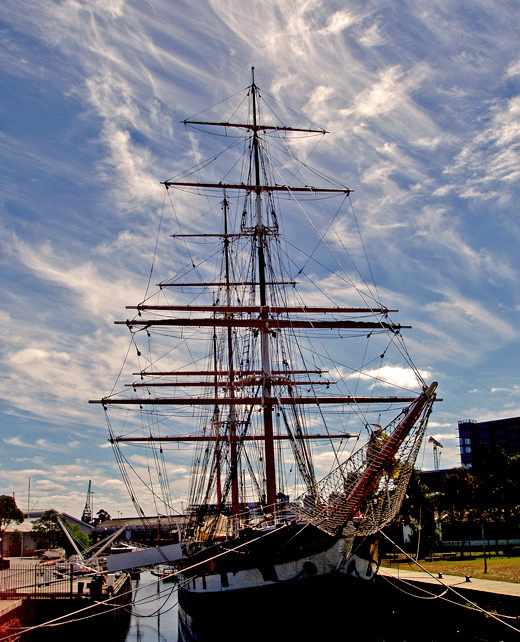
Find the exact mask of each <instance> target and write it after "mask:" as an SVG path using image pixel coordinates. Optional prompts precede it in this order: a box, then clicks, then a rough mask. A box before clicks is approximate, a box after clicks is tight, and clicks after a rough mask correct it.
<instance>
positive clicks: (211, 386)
mask: <svg viewBox="0 0 520 642" xmlns="http://www.w3.org/2000/svg"><path fill="white" fill-rule="evenodd" d="M237 96H238V97H237ZM237 96H235V99H236V108H235V106H234V107H233V109H232V110H230V111H231V113H233V116H232V117H229V118H227V117H224V118H222V117H218V116H217V117H214V118H208V119H206V120H203V119H202V118H201V117H200V116H198V117H195V118H191V119H187V120H185V121H184V124H185V126H186V128H187V129H188V130H189V132H190V134H191V133H192V132H197V133H199V132H201V131H204V132H208V133H211V134H213V137H212V141H211V145H213V144H214V142H215V141H216V142H218V143H220V142H223V143H224V145H223V147H224V152H225V153H224V152H223V153H222V154H220V153H219V152H217V151H216V150H215V149H214V148H213V147H211V148H210V149H209V150H208V156H207V157H203V155H202V148H201V147H199V144H198V143H192V149H193V154H194V156H195V161H194V162H193V163H192V166H191V168H190V169H189V170H188V171H187V172H185V173H183V174H179V175H177V176H175V177H172V178H170V179H168V180H165V181H164V182H163V185H164V187H165V189H166V201H167V202H169V203H171V206H172V218H171V221H170V225H171V226H172V227H173V228H174V229H173V230H172V229H170V230H169V233H170V234H171V238H172V243H173V244H174V246H175V249H174V251H173V254H172V255H171V258H170V261H171V264H170V265H168V266H166V268H167V270H169V273H167V275H166V278H165V279H164V280H162V281H161V282H160V283H159V284H158V288H157V290H156V291H154V292H152V291H151V290H150V291H148V292H147V293H146V295H145V297H144V298H143V300H142V301H141V302H140V303H138V304H137V305H134V306H129V309H130V310H132V311H133V314H132V316H130V317H129V318H128V319H126V320H124V321H118V322H116V323H119V324H122V325H124V326H126V327H127V328H128V330H129V332H130V336H131V341H132V345H133V346H135V353H136V355H137V361H138V363H137V365H136V369H135V371H134V375H135V377H136V378H135V379H134V380H133V381H132V382H130V383H129V384H128V385H127V386H126V389H125V391H124V392H123V391H119V392H114V393H113V394H110V395H107V396H105V397H103V398H102V399H99V400H94V401H93V403H100V404H102V406H103V407H104V409H105V412H106V414H107V417H109V420H108V422H109V434H110V440H111V443H112V445H113V447H114V452H115V454H116V459H117V461H118V462H119V463H120V466H121V470H122V474H123V479H125V481H126V482H127V484H128V488H129V492H130V495H131V497H132V499H133V501H134V502H135V503H136V508H137V511H138V514H139V515H144V514H145V511H144V510H143V508H142V506H141V501H140V499H139V495H140V492H137V491H136V487H137V486H136V484H139V486H140V488H141V490H143V492H144V486H146V487H147V488H148V490H150V491H151V492H152V494H153V497H154V502H158V501H163V502H164V508H163V511H164V512H165V513H166V514H169V513H171V512H172V499H171V494H170V493H171V491H170V490H169V487H168V484H167V477H168V467H169V465H170V463H171V462H172V461H176V462H179V461H186V460H185V452H186V449H187V448H190V449H192V451H193V454H192V456H191V461H192V469H191V474H190V481H189V488H188V499H187V506H188V508H187V515H186V520H187V523H186V525H185V527H184V529H183V532H182V559H180V560H177V562H176V563H177V564H178V565H179V567H180V576H179V599H180V611H179V619H180V624H179V627H180V628H179V631H180V636H181V639H185V640H198V639H206V638H207V637H208V636H209V637H211V633H212V630H213V631H214V630H215V629H214V627H215V626H216V622H217V621H218V622H220V623H221V624H223V623H224V622H225V621H226V620H225V617H226V616H225V614H226V613H233V616H232V617H233V622H236V621H237V617H238V614H242V615H243V617H244V618H245V620H246V622H249V623H250V624H251V623H253V622H254V618H255V616H256V615H258V614H259V613H262V612H263V609H264V608H268V611H267V612H268V613H269V619H270V620H272V621H274V620H275V618H276V617H278V616H281V615H282V614H283V613H284V612H286V611H285V609H286V605H287V603H288V600H293V599H294V598H295V597H296V596H297V598H298V600H300V601H299V602H298V604H299V607H298V608H299V609H302V608H303V610H306V609H310V608H312V604H313V603H314V602H315V601H316V598H317V594H318V593H319V594H320V595H323V594H324V592H325V591H326V590H329V588H330V587H334V591H338V590H339V591H344V590H346V589H345V586H348V591H350V593H349V594H350V595H354V594H355V592H356V591H357V590H358V589H357V588H356V586H360V585H361V584H363V583H366V582H367V581H370V580H372V579H373V578H374V576H375V574H376V573H377V569H378V564H379V559H378V541H379V538H378V533H379V531H380V529H382V528H383V527H384V526H385V525H387V524H389V523H391V522H392V520H393V519H394V518H395V516H396V515H397V514H398V512H399V510H400V507H401V503H402V500H403V497H404V495H405V492H406V488H407V485H408V482H409V479H410V476H411V474H412V471H413V467H414V462H415V459H416V457H417V453H418V451H419V448H420V446H421V442H422V439H423V436H424V434H425V430H426V426H427V422H428V418H429V416H430V413H431V411H432V408H433V404H434V402H435V400H436V388H437V384H436V382H427V381H425V380H424V378H423V375H422V374H421V372H420V371H419V370H418V369H417V368H416V367H415V366H414V365H413V363H412V362H411V360H410V358H409V355H408V352H407V349H406V347H405V344H404V339H403V334H404V330H405V329H406V328H407V327H409V326H405V325H401V324H400V323H397V322H395V321H394V320H392V318H393V315H395V314H396V313H397V310H394V309H389V308H388V307H386V306H385V305H384V304H383V303H382V302H380V300H379V297H378V295H377V289H376V288H375V286H373V285H371V284H370V283H369V282H368V281H366V280H363V279H362V276H361V271H360V270H359V269H358V267H356V266H354V267H353V269H352V270H351V271H349V270H347V268H346V267H344V265H343V263H342V258H346V260H347V261H348V262H351V261H353V259H354V258H355V256H354V255H357V256H358V257H362V256H363V250H362V246H360V245H359V244H358V245H357V247H355V248H354V250H348V249H347V248H346V247H345V244H344V242H345V240H346V238H347V237H351V236H352V235H351V228H349V227H348V225H349V224H350V223H349V222H348V216H349V208H350V209H351V208H352V203H351V193H352V189H351V188H349V187H347V186H345V185H343V184H341V183H338V182H337V181H334V180H332V179H329V178H327V177H326V176H325V175H324V172H323V171H315V172H314V173H311V168H310V166H309V164H308V161H307V160H305V162H304V163H299V162H298V161H297V160H296V157H297V152H298V151H300V152H303V153H304V155H305V156H307V155H308V152H309V151H310V149H311V147H314V145H315V143H316V142H317V141H318V140H320V139H321V138H322V137H323V136H324V135H325V134H326V133H327V132H326V131H325V130H324V129H321V128H318V127H316V126H314V125H312V124H306V123H305V124H302V123H298V124H296V125H295V126H288V125H286V124H284V123H285V119H284V116H286V115H287V113H288V110H287V108H285V106H283V105H280V104H277V105H276V107H273V106H272V105H271V103H269V104H268V103H267V102H266V101H264V100H263V95H262V92H261V91H260V89H259V87H258V86H257V85H256V83H255V77H254V70H253V71H252V82H251V84H250V85H249V86H248V87H247V89H246V90H245V92H244V93H243V95H237ZM272 101H273V102H275V101H274V99H272ZM219 105H222V103H219ZM242 108H244V114H243V115H242V114H241V113H240V110H241V109H242ZM276 109H278V110H279V111H280V112H281V115H280V116H279V115H278V112H277V111H276ZM215 134H216V135H215ZM239 152H240V153H239ZM219 163H220V170H217V165H219ZM218 171H220V173H218ZM203 172H206V175H207V176H208V178H207V180H203V179H202V178H200V176H201V175H202V174H203ZM236 172H238V173H239V175H235V176H233V175H234V174H235V173H236ZM316 181H319V186H318V185H317V184H316ZM197 199H199V200H201V201H202V209H201V208H199V206H197V205H196V200H197ZM345 206H347V209H346V211H345V209H344V208H345ZM284 209H285V210H286V212H285V214H284V213H283V212H282V211H280V210H284ZM163 225H164V222H163ZM338 230H339V232H338ZM172 231H173V233H172ZM159 245H160V242H159V241H158V242H157V246H159ZM155 261H156V262H157V264H158V265H159V264H161V263H162V261H160V260H159V259H158V258H155ZM154 270H155V268H154ZM156 343H157V344H158V346H159V347H158V349H159V351H158V352H155V351H154V347H155V344H156ZM345 346H346V347H345ZM369 355H371V356H369ZM392 373H399V374H401V375H402V374H406V375H407V376H408V375H409V377H408V378H410V377H413V380H414V383H413V384H408V383H406V384H405V385H399V384H398V383H397V382H396V380H394V379H393V378H392ZM121 410H122V411H123V412H124V421H123V422H122V423H120V424H118V423H117V419H115V413H116V412H117V411H121ZM388 415H390V418H389V419H388V420H385V419H384V417H385V416H388ZM141 427H142V431H141ZM131 444H134V445H137V446H138V447H139V448H141V449H142V448H143V447H144V446H148V447H149V448H150V452H151V455H150V458H149V461H154V462H156V463H157V464H158V475H157V477H156V478H155V479H156V481H155V483H152V482H148V481H146V482H144V481H143V479H142V478H141V479H140V481H139V480H138V479H137V480H136V481H130V472H129V467H128V466H127V465H126V464H127V462H128V461H129V459H128V454H126V453H128V450H127V448H128V446H129V445H131ZM122 446H125V453H123V451H122ZM140 452H142V450H141V451H140ZM318 471H322V472H323V473H324V474H323V475H322V477H321V478H319V476H318ZM170 474H171V473H170ZM147 475H148V472H147ZM162 492H164V496H162V495H161V493H162ZM159 497H161V500H159ZM156 512H157V509H156ZM338 582H339V584H338ZM344 582H347V584H342V583H344ZM310 596H312V598H311V597H310ZM265 605H268V607H266V606H265ZM250 632H251V631H250ZM250 632H249V634H248V635H247V636H246V638H247V639H250Z"/></svg>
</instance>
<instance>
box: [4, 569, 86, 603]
mask: <svg viewBox="0 0 520 642" xmlns="http://www.w3.org/2000/svg"><path fill="white" fill-rule="evenodd" d="M79 584H82V582H81V578H78V577H77V576H75V575H74V568H73V565H72V564H68V563H60V564H54V565H52V566H45V565H42V564H25V565H16V564H12V563H11V565H10V567H9V568H8V569H5V570H3V571H0V598H3V599H7V598H13V597H23V596H37V595H49V596H51V595H73V594H77V593H78V592H79V593H81V589H80V587H79ZM81 588H82V587H81ZM78 589H80V590H78Z"/></svg>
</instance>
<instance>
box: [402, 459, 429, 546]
mask: <svg viewBox="0 0 520 642" xmlns="http://www.w3.org/2000/svg"><path fill="white" fill-rule="evenodd" d="M435 514H436V506H435V501H434V497H433V496H432V495H431V493H430V492H429V489H428V487H427V486H425V485H424V484H421V477H420V475H419V473H418V472H417V470H415V469H414V471H413V473H412V476H411V477H410V482H409V484H408V488H407V490H406V496H405V498H404V500H403V505H402V506H401V512H400V514H399V518H398V521H399V522H400V523H401V524H404V525H406V526H409V527H410V528H411V531H412V532H411V536H410V544H411V548H412V551H413V552H414V553H415V554H416V555H418V556H419V557H424V556H425V555H428V554H429V553H431V551H432V550H433V549H434V548H435V546H436V545H437V544H438V542H439V534H438V532H437V525H436V522H435Z"/></svg>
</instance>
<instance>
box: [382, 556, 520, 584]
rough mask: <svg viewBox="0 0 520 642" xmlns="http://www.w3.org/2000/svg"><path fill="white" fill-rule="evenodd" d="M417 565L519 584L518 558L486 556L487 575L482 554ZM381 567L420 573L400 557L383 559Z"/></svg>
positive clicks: (445, 571)
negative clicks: (392, 559)
mask: <svg viewBox="0 0 520 642" xmlns="http://www.w3.org/2000/svg"><path fill="white" fill-rule="evenodd" d="M419 564H420V565H421V566H422V567H423V568H425V569H426V570H427V571H429V572H430V573H434V574H437V573H445V574H446V575H461V576H462V577H465V576H466V575H469V576H471V577H474V578H476V579H483V580H500V581H502V582H520V557H505V556H504V555H496V554H495V553H493V555H491V556H488V555H486V565H487V573H486V572H485V566H484V556H483V555H482V553H473V554H472V556H471V557H469V556H468V554H466V555H465V556H464V557H456V558H454V559H438V560H433V561H425V560H422V559H420V560H419ZM381 565H382V566H388V567H390V568H402V569H407V570H412V571H420V570H421V568H419V567H418V566H417V565H416V564H414V563H413V562H411V561H410V562H409V561H404V556H400V559H399V560H397V561H391V560H389V559H384V560H383V562H382V564H381Z"/></svg>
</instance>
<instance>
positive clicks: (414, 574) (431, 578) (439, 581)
mask: <svg viewBox="0 0 520 642" xmlns="http://www.w3.org/2000/svg"><path fill="white" fill-rule="evenodd" d="M379 575H380V576H381V577H388V578H392V579H394V580H402V581H403V582H408V583H411V584H414V585H416V586H423V587H425V588H427V589H428V590H431V589H432V587H435V586H436V587H441V588H442V587H446V586H449V587H450V588H454V589H457V590H461V591H464V592H465V593H466V592H467V593H468V594H471V593H473V594H474V597H475V598H477V596H478V595H479V594H480V595H483V594H489V595H496V596H502V597H508V598H516V599H518V600H519V602H518V612H519V614H520V584H518V583H515V582H500V581H498V580H482V579H475V578H473V577H470V576H468V577H464V576H460V575H447V574H445V573H431V574H430V573H427V572H425V571H412V570H408V569H402V568H399V569H397V568H388V567H384V566H382V567H380V569H379Z"/></svg>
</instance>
